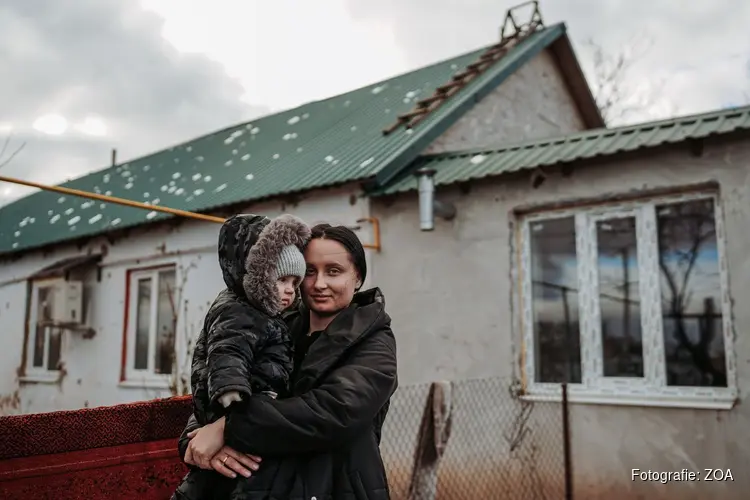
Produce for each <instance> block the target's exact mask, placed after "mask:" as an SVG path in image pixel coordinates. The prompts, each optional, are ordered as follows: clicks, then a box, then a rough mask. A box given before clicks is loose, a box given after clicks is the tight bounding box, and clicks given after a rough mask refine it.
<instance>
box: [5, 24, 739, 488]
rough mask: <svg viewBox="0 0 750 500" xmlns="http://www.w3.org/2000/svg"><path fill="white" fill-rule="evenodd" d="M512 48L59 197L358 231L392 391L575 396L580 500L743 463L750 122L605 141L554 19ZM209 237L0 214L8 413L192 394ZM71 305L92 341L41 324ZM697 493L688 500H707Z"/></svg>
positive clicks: (59, 207)
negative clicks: (383, 307)
mask: <svg viewBox="0 0 750 500" xmlns="http://www.w3.org/2000/svg"><path fill="white" fill-rule="evenodd" d="M520 33H521V35H519V36H518V37H517V38H514V39H512V40H511V41H510V42H506V43H507V45H504V46H503V47H504V48H503V49H499V48H493V47H489V48H483V49H480V50H478V51H475V52H471V53H469V54H465V55H462V56H459V57H456V58H453V59H450V60H447V61H443V62H441V63H438V64H435V65H432V66H429V67H426V68H422V69H420V70H417V71H414V72H411V73H408V74H405V75H401V76H398V77H395V78H392V79H390V80H387V81H383V82H379V83H377V84H374V85H370V86H368V87H365V88H362V89H358V90H355V91H353V92H350V93H347V94H343V95H340V96H336V97H334V98H331V99H328V100H325V101H320V102H314V103H310V104H307V105H304V106H302V107H300V108H297V109H294V110H290V111H285V112H283V113H279V114H276V115H272V116H268V117H265V118H261V119H258V120H255V121H253V122H252V123H248V124H241V125H238V126H234V127H231V128H228V129H225V130H222V131H219V132H216V133H213V134H210V135H207V136H204V137H200V138H198V139H195V140H192V141H189V142H186V143H184V144H180V145H178V146H175V147H173V148H170V149H168V150H164V151H160V152H157V153H155V154H153V155H148V156H146V157H143V158H140V159H137V160H134V161H130V162H128V163H127V164H122V165H114V166H112V167H110V168H108V169H105V170H102V171H100V172H95V173H93V174H90V175H87V176H85V177H82V178H80V179H76V180H74V181H71V182H70V183H68V184H66V186H69V187H74V188H77V189H83V190H87V191H93V192H97V193H103V194H112V195H114V196H118V197H123V198H128V199H133V200H139V201H148V202H150V203H151V204H154V205H159V204H162V205H165V206H169V207H174V208H179V209H185V210H190V211H192V212H198V213H206V214H212V215H215V216H228V215H230V214H233V213H237V212H243V211H252V212H258V213H263V214H267V215H269V216H273V215H276V214H279V213H283V212H292V213H295V214H297V215H299V216H301V217H302V218H304V219H305V220H307V221H308V222H310V223H315V222H319V221H326V222H331V223H341V224H349V225H357V226H359V229H358V231H359V234H360V235H361V238H362V240H363V241H364V242H365V243H367V244H368V246H369V247H370V249H369V250H368V259H369V266H370V272H369V274H368V282H369V283H368V284H373V285H377V286H379V287H381V288H382V289H383V290H384V292H385V294H386V298H387V303H388V309H389V313H390V315H391V316H392V317H393V327H394V331H395V332H396V335H397V338H398V346H399V364H400V366H399V371H400V380H401V385H402V386H406V385H409V384H416V383H423V382H430V381H434V380H439V379H448V380H465V379H470V378H484V377H506V378H511V377H512V378H518V379H520V381H521V388H522V390H521V393H522V396H521V397H522V398H523V399H524V400H526V401H556V400H559V398H560V385H559V384H560V383H562V382H568V383H570V384H571V385H570V399H571V401H572V403H574V404H573V405H572V408H571V425H572V435H573V439H574V444H573V446H574V450H575V456H576V466H575V467H576V471H580V470H585V471H586V475H585V476H580V477H579V476H578V475H577V476H576V481H577V491H579V492H583V491H585V492H586V494H587V495H588V496H585V497H586V498H599V497H600V496H598V495H601V498H616V496H615V494H623V493H622V492H623V491H626V492H627V493H628V494H629V495H635V494H643V495H653V494H655V493H658V492H659V491H661V490H660V489H659V488H660V487H662V486H663V485H660V484H659V483H658V482H638V481H635V482H634V481H633V480H632V478H631V470H632V469H636V468H637V469H641V470H644V471H647V470H649V469H650V470H653V471H674V470H678V471H679V470H682V469H683V468H685V467H687V468H688V469H690V470H695V471H698V472H701V471H703V469H704V468H709V467H710V468H713V469H716V470H719V469H720V470H722V471H726V470H727V469H732V468H735V469H737V468H738V467H739V466H740V464H741V463H743V462H744V461H746V460H747V458H748V456H747V451H745V450H747V449H750V447H749V446H748V445H750V443H748V442H747V438H744V437H743V436H744V433H743V432H742V429H744V427H745V424H746V422H747V421H748V418H749V417H750V412H749V411H748V410H747V409H746V408H745V407H744V406H743V405H742V404H741V402H740V394H741V392H740V388H741V387H743V382H744V381H746V380H749V379H750V373H749V372H748V369H747V367H746V365H747V363H746V362H745V359H746V358H747V357H748V355H750V345H748V343H747V341H746V340H744V337H743V336H742V335H739V334H737V333H735V332H742V331H744V329H745V328H748V327H750V314H748V313H747V312H745V311H744V309H743V308H742V307H736V306H735V304H742V303H744V302H745V301H746V300H747V299H748V298H750V288H749V287H750V285H748V284H746V282H748V280H747V279H743V278H744V277H746V275H747V272H748V269H749V268H748V264H747V259H746V258H745V256H744V254H743V248H746V247H748V246H749V245H750V231H747V222H746V216H747V212H748V206H750V205H749V204H748V197H749V196H750V183H749V182H748V178H749V176H750V169H749V168H748V165H749V163H748V159H749V158H750V108H737V109H730V110H722V111H717V112H714V113H707V114H703V115H696V116H689V117H682V118H675V119H671V120H666V121H661V122H654V123H647V124H641V125H637V126H629V127H622V128H616V129H606V128H604V124H603V122H602V119H601V116H600V115H599V113H598V111H597V108H596V106H595V102H594V100H593V97H592V96H591V92H590V90H589V89H588V86H587V84H586V82H585V79H584V77H583V75H582V73H581V70H580V67H579V65H578V63H577V61H576V58H575V55H574V54H573V51H572V49H571V45H570V41H569V39H568V37H567V35H566V31H565V27H564V25H554V26H549V27H541V26H537V25H535V24H534V23H533V22H532V24H531V29H528V30H522V31H521V32H520ZM485 63H486V64H485ZM457 74H458V79H457V77H456V75H457ZM470 75H473V76H471V77H470V78H469V76H470ZM462 76H466V81H464V80H461V79H460V77H462ZM438 89H441V90H438ZM446 93H450V95H449V96H448V97H447V99H443V97H445V95H446ZM418 102H422V103H423V104H421V105H420V104H418ZM399 117H400V118H399ZM433 197H434V198H433ZM217 234H218V225H217V224H214V223H211V222H206V221H200V220H188V219H185V218H176V217H172V216H168V215H165V214H160V213H158V212H156V211H154V212H148V211H143V210H140V209H135V208H130V207H121V206H116V205H113V204H110V203H104V204H100V203H99V202H96V203H94V202H93V201H91V200H86V199H78V198H73V197H70V196H60V195H58V194H53V193H49V192H41V193H37V194H33V195H31V196H29V197H27V198H24V199H22V200H19V201H17V202H15V203H13V204H11V205H9V206H7V207H4V208H2V209H0V252H2V254H0V258H2V259H3V260H2V265H1V267H0V322H2V326H3V332H4V340H5V341H4V349H3V352H2V354H0V355H2V356H3V358H2V363H0V370H2V373H0V383H2V384H4V385H3V386H2V387H0V394H3V395H4V398H5V399H4V401H6V402H5V403H4V404H5V407H6V412H8V413H10V412H23V413H29V412H42V411H49V410H54V409H68V408H80V407H83V406H98V405H109V404H114V403H119V402H127V401H137V400H140V399H144V398H151V397H156V396H162V395H166V394H169V393H170V391H171V392H175V391H176V392H181V391H182V390H184V383H183V382H182V381H181V377H183V376H184V374H185V373H186V369H187V362H188V357H187V356H186V353H188V352H189V350H190V349H189V343H190V338H192V336H193V335H194V334H195V333H196V332H197V330H198V329H199V325H200V321H201V319H202V317H203V314H204V313H205V310H206V307H207V304H208V303H209V302H210V301H211V300H212V299H213V298H214V296H215V294H216V293H217V292H218V291H219V290H220V288H221V286H222V282H221V277H220V273H219V271H218V264H217V262H216V258H215V249H216V238H217ZM730 269H731V270H732V272H731V274H730V273H729V270H730ZM366 285H367V284H366ZM49 297H54V300H58V299H60V300H65V301H66V304H72V305H73V307H64V306H58V305H57V304H56V303H53V302H52V301H51V300H50V299H49ZM78 297H83V299H82V300H81V299H79V298H78ZM40 304H42V305H44V306H45V307H40ZM79 304H80V307H79ZM71 309H72V310H75V311H78V313H77V315H76V318H67V319H69V320H70V321H72V322H73V323H75V324H78V325H80V326H79V327H69V328H67V329H61V328H58V327H56V326H55V325H54V324H52V325H50V324H49V323H45V322H44V321H43V320H44V319H45V318H49V317H50V315H52V316H53V317H54V316H56V315H62V316H66V315H67V316H69V315H70V311H71ZM175 353H176V355H177V356H176V357H177V359H176V361H175V363H174V364H173V363H172V362H171V360H172V358H173V357H174V356H175ZM396 406H397V405H396ZM482 431H487V429H486V427H482V426H481V425H479V426H478V427H477V428H476V429H473V430H472V432H482ZM730 435H731V436H732V443H728V441H727V439H728V436H730ZM717 482H718V481H717ZM738 483H743V484H745V486H748V484H747V479H744V478H743V477H739V476H738V474H736V473H735V474H734V481H733V482H731V483H730V482H727V481H722V482H720V484H715V485H714V486H715V488H714V489H710V491H713V492H715V493H713V494H714V495H715V494H716V493H719V495H720V496H721V498H730V497H731V495H732V494H734V495H736V490H735V489H736V488H737V487H738V486H739V484H738ZM709 486H711V485H709ZM691 487H693V486H685V488H688V489H683V490H680V491H681V492H682V493H684V494H681V496H680V498H688V497H689V496H690V495H698V496H695V498H702V496H701V495H705V493H706V492H708V491H709V489H705V490H700V492H698V491H697V490H696V491H693V490H690V489H689V488H691ZM696 487H697V486H696ZM704 487H705V486H704ZM740 491H741V490H740ZM630 497H631V498H632V496H630ZM651 497H652V496H649V498H651ZM582 498H583V496H582ZM737 498H739V497H737Z"/></svg>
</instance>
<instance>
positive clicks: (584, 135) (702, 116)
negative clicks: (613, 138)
mask: <svg viewBox="0 0 750 500" xmlns="http://www.w3.org/2000/svg"><path fill="white" fill-rule="evenodd" d="M748 112H750V104H748V105H745V106H738V107H733V108H725V109H718V110H713V111H707V112H703V113H693V114H689V115H680V116H676V117H674V118H664V119H659V120H654V121H650V122H639V123H635V124H630V125H621V126H619V127H612V128H597V129H592V130H583V131H577V132H572V133H570V134H564V135H557V136H551V137H545V138H541V139H528V140H525V141H518V142H509V143H503V144H496V145H492V146H486V147H482V148H469V149H461V150H454V151H444V152H442V153H431V154H425V155H420V158H424V159H428V160H441V159H448V158H460V157H462V156H472V155H480V154H497V153H502V152H505V151H509V150H514V149H524V148H530V147H539V146H545V145H551V144H562V143H565V142H573V141H578V140H585V139H593V138H597V137H602V136H605V135H609V134H611V135H617V134H622V133H630V132H637V131H644V130H648V129H651V128H659V127H664V126H674V125H686V124H688V123H690V122H693V121H707V120H712V119H716V118H722V117H731V116H732V115H735V114H736V115H741V114H743V113H748Z"/></svg>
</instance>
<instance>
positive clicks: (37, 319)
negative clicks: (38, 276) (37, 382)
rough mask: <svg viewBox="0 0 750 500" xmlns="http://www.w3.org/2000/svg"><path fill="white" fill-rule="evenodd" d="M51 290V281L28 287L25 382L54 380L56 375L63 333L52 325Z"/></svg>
mask: <svg viewBox="0 0 750 500" xmlns="http://www.w3.org/2000/svg"><path fill="white" fill-rule="evenodd" d="M54 290H55V280H46V281H37V282H34V283H32V286H31V311H30V316H29V346H28V350H27V353H28V359H27V362H26V377H25V378H32V379H44V378H47V379H50V380H56V379H57V377H58V374H59V371H60V361H61V358H60V354H61V352H62V347H63V334H62V332H63V330H62V328H60V327H57V326H55V325H54V323H53V321H52V311H53V307H54V304H53V301H54V300H55V296H56V295H55V293H54Z"/></svg>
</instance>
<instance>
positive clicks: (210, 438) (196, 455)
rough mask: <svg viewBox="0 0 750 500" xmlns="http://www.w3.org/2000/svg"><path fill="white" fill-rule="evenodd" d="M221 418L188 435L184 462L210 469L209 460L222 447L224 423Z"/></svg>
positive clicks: (223, 419)
mask: <svg viewBox="0 0 750 500" xmlns="http://www.w3.org/2000/svg"><path fill="white" fill-rule="evenodd" d="M225 421H226V420H225V418H224V417H221V418H220V419H219V420H217V421H216V422H214V423H212V424H208V425H206V426H204V427H201V428H200V429H196V430H194V431H191V432H190V433H188V437H189V438H190V442H189V443H188V447H187V451H186V452H185V462H186V463H189V464H191V465H195V466H197V467H200V468H201V469H212V468H213V467H212V466H211V459H212V458H213V457H214V455H216V453H218V451H219V450H220V449H221V448H222V446H224V422H225Z"/></svg>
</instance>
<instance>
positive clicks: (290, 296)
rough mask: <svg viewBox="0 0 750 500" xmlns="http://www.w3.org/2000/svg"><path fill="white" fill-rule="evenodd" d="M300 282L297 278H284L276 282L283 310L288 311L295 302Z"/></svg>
mask: <svg viewBox="0 0 750 500" xmlns="http://www.w3.org/2000/svg"><path fill="white" fill-rule="evenodd" d="M299 282H300V279H299V278H298V277H297V276H282V277H281V278H279V279H277V280H276V292H277V293H278V294H279V300H280V301H281V308H282V309H286V308H287V307H289V306H291V305H292V302H294V294H295V291H296V290H297V287H298V286H299Z"/></svg>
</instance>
